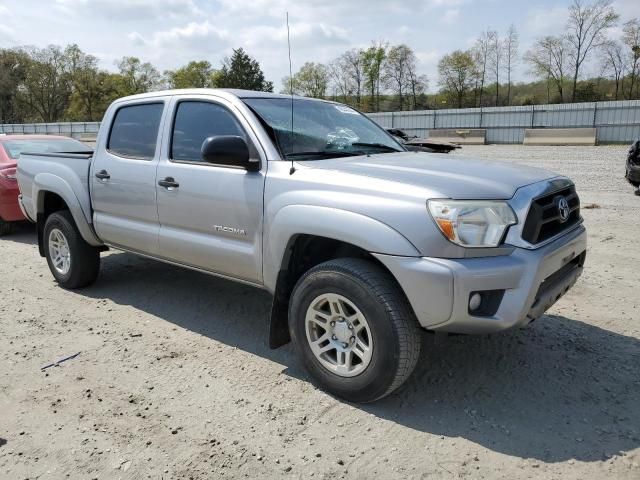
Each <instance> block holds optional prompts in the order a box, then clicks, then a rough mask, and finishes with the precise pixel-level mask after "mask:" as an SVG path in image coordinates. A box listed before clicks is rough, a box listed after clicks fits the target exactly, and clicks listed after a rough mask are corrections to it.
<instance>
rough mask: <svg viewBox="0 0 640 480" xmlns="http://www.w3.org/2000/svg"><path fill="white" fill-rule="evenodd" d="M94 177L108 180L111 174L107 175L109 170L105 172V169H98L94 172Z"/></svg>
mask: <svg viewBox="0 0 640 480" xmlns="http://www.w3.org/2000/svg"><path fill="white" fill-rule="evenodd" d="M96 178H99V179H100V180H109V179H110V178H111V175H109V172H107V171H106V170H100V171H99V172H98V173H96Z"/></svg>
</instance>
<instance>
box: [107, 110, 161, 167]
mask: <svg viewBox="0 0 640 480" xmlns="http://www.w3.org/2000/svg"><path fill="white" fill-rule="evenodd" d="M144 105H162V112H161V113H160V119H159V121H158V130H157V132H156V146H155V150H154V153H153V156H151V157H137V156H134V155H124V154H123V153H121V152H116V151H114V150H111V149H110V148H109V147H110V145H111V136H112V134H113V128H114V126H115V123H116V120H117V118H118V113H119V112H120V111H121V110H123V109H125V108H130V107H139V106H144ZM166 107H167V102H166V101H165V100H157V99H154V100H152V101H140V102H135V103H126V104H124V105H121V106H119V107H118V108H117V109H116V111H115V112H113V116H112V120H111V125H109V135H108V136H107V143H106V145H105V150H106V151H107V152H108V153H110V154H111V155H113V156H115V157H118V158H124V159H127V160H140V161H144V162H153V160H155V158H156V157H157V156H158V147H159V145H160V143H161V132H162V124H163V118H164V113H165V110H166Z"/></svg>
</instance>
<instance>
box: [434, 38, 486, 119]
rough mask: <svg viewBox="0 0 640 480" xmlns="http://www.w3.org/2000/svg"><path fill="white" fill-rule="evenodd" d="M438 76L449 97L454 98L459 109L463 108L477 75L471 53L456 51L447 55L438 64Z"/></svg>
mask: <svg viewBox="0 0 640 480" xmlns="http://www.w3.org/2000/svg"><path fill="white" fill-rule="evenodd" d="M438 74H439V77H440V78H439V81H438V83H439V84H440V86H441V87H442V88H443V89H444V90H445V91H446V93H447V95H449V96H450V97H453V99H454V100H455V102H456V104H457V105H458V108H462V106H463V105H464V103H465V97H466V95H467V93H468V92H469V91H470V90H471V88H473V84H474V78H475V76H476V75H477V71H476V64H475V62H474V60H473V56H472V54H471V52H469V51H462V50H456V51H455V52H452V53H450V54H449V55H445V56H444V57H442V58H441V59H440V62H438Z"/></svg>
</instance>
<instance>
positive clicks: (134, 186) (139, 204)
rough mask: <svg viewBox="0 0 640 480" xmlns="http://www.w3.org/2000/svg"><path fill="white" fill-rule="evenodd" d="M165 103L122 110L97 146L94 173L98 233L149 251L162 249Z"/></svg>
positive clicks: (107, 239) (130, 247)
mask: <svg viewBox="0 0 640 480" xmlns="http://www.w3.org/2000/svg"><path fill="white" fill-rule="evenodd" d="M164 107H165V103H164V102H163V101H158V100H154V101H153V102H151V103H141V104H135V105H129V104H128V105H126V106H123V107H121V108H119V109H118V110H117V111H116V112H115V115H114V116H113V122H112V124H111V126H110V131H109V134H108V135H106V136H105V138H101V139H99V144H98V145H96V155H95V158H94V160H93V165H92V169H91V173H90V175H91V198H92V202H93V209H94V213H93V219H94V225H95V229H96V232H97V234H98V236H99V237H100V238H101V239H102V240H103V241H104V242H105V243H107V244H109V245H113V246H115V247H122V248H125V249H128V250H133V251H136V252H141V253H145V254H148V255H157V253H158V230H159V228H160V226H159V223H158V209H157V205H156V169H157V167H158V157H159V152H160V148H159V147H158V144H159V143H160V142H159V138H158V135H159V131H160V125H161V122H162V115H163V111H164ZM108 117H109V116H108V115H107V118H108Z"/></svg>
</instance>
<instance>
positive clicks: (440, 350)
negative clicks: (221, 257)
mask: <svg viewBox="0 0 640 480" xmlns="http://www.w3.org/2000/svg"><path fill="white" fill-rule="evenodd" d="M82 294H83V295H88V296H90V297H93V298H100V299H102V298H108V299H110V300H112V301H114V302H116V303H118V304H124V305H131V306H134V307H136V308H138V309H140V310H142V311H145V312H147V313H149V314H152V315H155V316H157V317H159V318H161V319H164V320H166V321H168V322H171V323H173V324H176V325H178V326H180V327H182V328H185V329H188V330H191V331H194V332H197V333H199V334H201V335H205V336H207V337H209V338H211V339H214V340H216V341H219V342H223V343H225V344H227V345H232V346H236V347H238V348H240V349H243V350H245V351H248V352H250V353H253V354H256V355H260V356H262V357H264V358H268V359H270V360H272V361H275V362H278V363H280V364H283V365H286V366H287V369H286V373H287V374H289V375H291V376H294V377H297V378H302V379H304V380H306V381H309V380H310V379H309V377H308V376H307V375H306V374H305V373H304V372H303V371H302V370H301V367H300V366H299V365H298V362H297V360H296V358H295V356H294V355H293V353H292V349H291V346H290V345H289V346H286V347H283V348H281V349H278V350H270V349H269V347H268V345H267V331H268V325H267V316H268V313H269V310H270V296H269V295H268V294H267V293H266V292H263V291H260V290H257V289H254V288H251V287H247V286H243V285H240V284H236V283H233V282H230V281H226V280H221V279H216V278H214V277H210V276H207V275H204V274H199V273H196V272H190V271H188V270H184V269H180V268H177V267H172V266H168V265H164V264H162V263H159V262H154V261H151V260H146V259H142V258H139V257H134V256H131V255H127V254H112V255H108V256H106V257H104V259H103V265H102V273H101V276H100V278H99V280H98V282H97V283H96V284H95V286H93V287H91V288H89V289H87V290H84V291H83V292H82ZM639 372H640V341H639V340H638V339H636V338H633V337H630V336H624V335H620V334H617V333H614V332H611V331H607V330H604V329H601V328H598V327H595V326H592V325H589V324H585V323H583V322H579V321H576V320H572V319H569V318H566V317H562V316H546V317H543V318H542V319H540V320H538V322H536V323H535V324H534V325H532V326H531V328H528V329H526V330H520V331H513V332H507V333H504V334H498V335H491V336H468V337H467V336H456V337H448V338H444V339H442V340H439V339H435V338H434V337H433V336H432V335H428V334H425V335H424V344H423V353H422V357H421V359H420V362H419V365H418V367H417V369H416V371H415V373H414V375H413V376H412V377H411V379H410V380H409V381H408V382H407V384H406V385H405V386H404V387H403V388H402V389H401V390H400V391H398V392H396V393H395V394H393V395H391V396H390V397H388V398H386V399H384V400H382V401H379V402H377V403H374V404H369V405H353V407H355V408H358V409H361V410H363V411H366V412H368V413H370V414H373V415H376V416H378V417H380V418H383V419H386V420H389V421H393V422H396V423H398V424H400V425H404V426H406V427H409V428H412V429H415V430H417V431H421V432H428V433H430V434H435V435H442V436H447V437H462V438H465V439H467V440H469V441H472V442H475V443H477V444H479V445H482V446H483V447H485V448H488V449H490V450H493V451H497V452H501V453H503V454H507V455H511V456H516V457H520V458H533V459H538V460H542V461H545V462H561V461H566V460H569V459H575V460H578V461H584V462H592V461H602V460H604V459H606V458H607V456H611V455H617V454H621V453H624V452H628V451H630V450H633V449H635V448H638V447H639V446H640V407H639V406H640V374H639Z"/></svg>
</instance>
